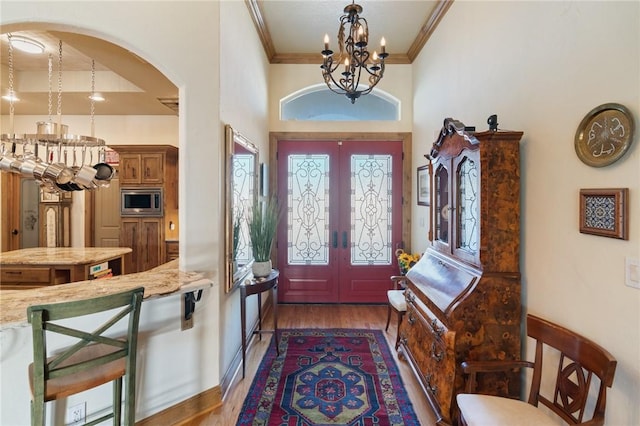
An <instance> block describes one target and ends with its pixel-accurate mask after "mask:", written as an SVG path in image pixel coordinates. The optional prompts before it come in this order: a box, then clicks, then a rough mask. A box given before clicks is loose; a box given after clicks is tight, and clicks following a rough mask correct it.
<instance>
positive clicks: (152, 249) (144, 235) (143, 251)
mask: <svg viewBox="0 0 640 426" xmlns="http://www.w3.org/2000/svg"><path fill="white" fill-rule="evenodd" d="M140 228H141V232H140V241H139V246H138V271H147V270H149V269H151V268H155V267H156V266H158V265H160V264H161V263H162V262H163V256H162V250H163V245H162V219H158V218H144V219H140Z"/></svg>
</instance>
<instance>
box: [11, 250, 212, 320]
mask: <svg viewBox="0 0 640 426" xmlns="http://www.w3.org/2000/svg"><path fill="white" fill-rule="evenodd" d="M211 285H212V282H211V281H210V280H209V279H206V278H205V277H204V276H203V275H202V274H201V273H199V272H184V271H180V270H179V269H178V259H175V260H172V261H171V262H168V263H165V264H163V265H160V266H158V267H156V268H154V269H150V270H149V271H146V272H138V273H135V274H125V275H118V276H115V277H111V278H105V279H100V280H89V281H78V282H74V283H69V284H60V285H54V286H49V287H41V288H34V289H29V290H1V291H0V329H1V328H8V327H15V326H20V325H26V324H27V307H29V306H31V305H37V304H42V303H56V302H65V301H71V300H82V299H89V298H92V297H97V296H102V295H106V294H111V293H117V292H120V291H126V290H130V289H132V288H136V287H144V298H145V299H148V298H151V297H153V296H162V295H169V294H172V293H179V292H186V291H190V290H195V289H198V288H205V287H210V286H211Z"/></svg>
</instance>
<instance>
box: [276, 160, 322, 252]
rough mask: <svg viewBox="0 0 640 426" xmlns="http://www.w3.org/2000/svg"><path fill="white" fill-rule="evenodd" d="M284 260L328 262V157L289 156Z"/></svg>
mask: <svg viewBox="0 0 640 426" xmlns="http://www.w3.org/2000/svg"><path fill="white" fill-rule="evenodd" d="M287 163H288V164H287V169H288V172H287V201H288V202H287V206H288V208H287V262H288V264H289V265H328V264H329V208H330V203H329V185H330V183H331V181H330V177H329V172H330V169H329V156H328V155H326V154H315V155H314V154H309V155H289V156H288V162H287Z"/></svg>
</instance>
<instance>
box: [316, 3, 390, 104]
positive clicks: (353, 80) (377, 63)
mask: <svg viewBox="0 0 640 426" xmlns="http://www.w3.org/2000/svg"><path fill="white" fill-rule="evenodd" d="M361 12H362V6H360V5H358V4H355V2H354V3H352V4H350V5H347V6H346V7H345V8H344V13H345V14H344V15H342V16H341V17H340V27H339V28H338V50H339V54H338V55H336V57H335V58H334V52H333V51H332V50H331V49H330V48H329V36H328V35H325V40H324V50H322V56H323V62H322V65H321V67H320V68H321V69H322V76H323V79H324V82H325V84H326V85H327V87H328V88H329V89H330V90H331V91H332V92H335V93H338V94H341V95H346V97H347V98H349V99H350V100H351V103H352V104H353V103H355V101H356V100H357V99H358V98H359V97H360V96H362V95H366V94H369V93H371V91H372V90H373V88H374V87H375V86H376V85H377V84H378V83H379V82H380V80H381V79H382V77H383V75H384V69H385V63H384V62H385V59H386V58H387V57H388V56H389V54H388V53H387V52H386V51H385V41H384V37H383V38H382V40H381V42H380V53H379V54H378V53H377V52H376V51H374V52H373V54H371V53H370V52H369V50H368V49H367V45H368V42H369V24H368V22H367V20H366V19H365V18H363V17H360V15H359V14H360V13H361ZM347 28H348V30H347ZM345 36H346V39H345ZM343 64H344V71H343V72H340V70H339V67H340V66H342V65H343ZM363 71H364V72H365V73H364V74H363ZM334 73H336V75H334ZM363 75H365V76H366V75H368V78H367V79H366V82H368V87H367V88H366V89H365V88H361V86H360V80H361V78H362V77H363Z"/></svg>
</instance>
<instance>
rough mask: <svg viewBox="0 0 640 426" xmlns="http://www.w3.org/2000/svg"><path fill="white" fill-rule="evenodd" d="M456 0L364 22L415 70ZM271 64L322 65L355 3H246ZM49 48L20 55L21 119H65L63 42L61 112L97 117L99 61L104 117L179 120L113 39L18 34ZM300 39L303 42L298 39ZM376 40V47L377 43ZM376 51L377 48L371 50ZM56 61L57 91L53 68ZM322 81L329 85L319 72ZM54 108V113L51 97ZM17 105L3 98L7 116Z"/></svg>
mask: <svg viewBox="0 0 640 426" xmlns="http://www.w3.org/2000/svg"><path fill="white" fill-rule="evenodd" d="M452 1H453V0H366V1H364V0H363V1H359V4H360V5H361V6H362V7H363V12H362V13H361V15H360V16H361V17H364V18H366V19H367V21H368V23H369V31H370V40H372V42H371V43H370V45H373V46H376V45H378V43H379V40H380V38H381V37H385V39H386V42H387V52H389V53H390V56H389V57H388V58H387V64H410V63H412V62H413V60H414V59H415V57H416V56H417V55H418V53H419V52H420V50H421V49H422V47H423V46H424V44H425V43H426V42H427V39H428V38H429V36H430V35H431V33H432V32H433V31H434V30H435V27H436V26H437V24H438V22H440V20H441V18H442V17H443V16H444V14H445V13H446V11H447V9H448V8H449V6H450V5H451V3H452ZM245 3H246V4H247V7H248V8H249V11H250V13H251V16H252V18H253V21H254V23H255V25H256V30H257V32H258V35H259V37H260V40H261V42H262V45H263V47H264V50H265V53H266V55H267V57H268V59H269V62H270V63H287V64H312V63H318V64H320V62H321V57H320V50H321V49H322V38H323V37H324V34H325V33H327V34H328V35H329V37H330V38H331V42H332V45H333V46H334V49H335V46H336V35H337V32H338V24H339V19H340V16H341V15H342V14H343V9H344V7H345V6H346V5H347V4H349V3H348V0H341V1H333V0H332V1H313V0H285V1H282V0H245ZM11 34H12V35H14V36H17V35H20V36H25V37H29V38H32V39H34V40H37V41H39V42H41V43H42V44H44V45H45V53H44V54H41V55H33V54H28V53H23V52H20V51H18V50H17V49H13V89H14V92H15V93H16V95H17V96H18V98H19V99H20V101H18V102H14V114H15V115H47V114H49V113H50V112H51V113H52V114H53V115H55V114H56V113H57V94H58V91H59V88H58V87H59V85H58V61H59V56H60V55H59V42H60V41H62V70H63V73H62V84H61V90H60V93H62V102H61V111H62V113H63V114H65V115H89V114H90V101H89V99H88V96H89V94H90V93H91V84H92V77H91V74H92V72H91V69H92V60H94V61H95V65H94V69H95V78H94V82H95V92H97V93H101V94H102V95H103V96H104V97H105V99H106V101H105V102H99V103H98V102H96V103H95V114H96V115H176V114H177V113H178V89H177V87H175V85H173V84H172V83H171V81H169V80H168V79H167V78H166V77H165V76H164V75H163V74H162V73H160V72H159V71H158V70H157V69H156V68H155V67H153V66H152V65H150V64H149V63H147V62H146V61H144V59H142V58H140V57H139V56H137V55H135V54H133V53H132V52H130V51H128V50H126V49H124V48H122V47H119V46H116V45H114V44H112V43H109V42H107V41H105V40H101V39H97V38H94V37H89V36H85V35H81V34H77V33H69V32H61V31H46V30H43V29H31V28H30V29H25V30H24V31H20V30H12V32H11ZM292 35H295V36H292ZM0 39H1V49H2V50H1V52H0V53H1V58H2V59H1V63H2V85H1V88H0V90H1V93H2V95H5V94H7V93H8V92H9V87H10V84H9V71H8V70H9V55H8V38H7V34H2V36H1V37H0ZM374 40H375V41H374ZM371 49H372V50H373V49H375V48H373V47H372V48H371ZM49 55H51V56H52V63H53V66H52V72H51V88H50V87H49V86H50V85H49V72H48V62H49V59H48V58H49ZM318 81H321V76H320V73H318ZM50 94H51V98H52V106H51V111H50V108H49V95H50ZM9 105H10V104H9V101H7V100H5V99H2V104H1V106H2V114H8V111H9Z"/></svg>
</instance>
